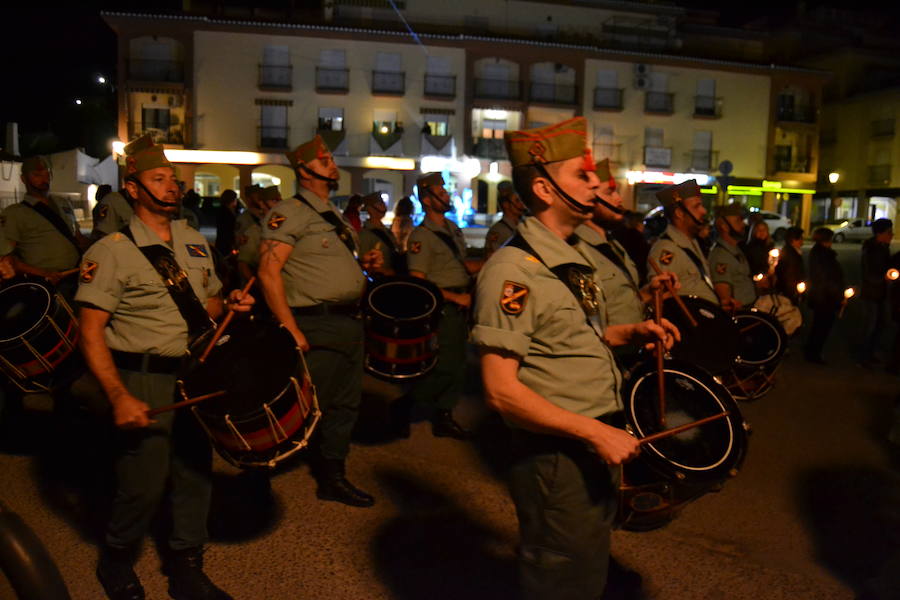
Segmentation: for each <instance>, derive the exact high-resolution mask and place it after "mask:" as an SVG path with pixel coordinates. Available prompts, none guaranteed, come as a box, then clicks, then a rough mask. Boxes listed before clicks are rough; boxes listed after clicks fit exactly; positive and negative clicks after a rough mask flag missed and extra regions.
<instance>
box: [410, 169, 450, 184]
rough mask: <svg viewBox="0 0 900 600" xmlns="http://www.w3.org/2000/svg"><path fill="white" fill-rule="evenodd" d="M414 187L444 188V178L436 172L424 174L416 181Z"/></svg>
mask: <svg viewBox="0 0 900 600" xmlns="http://www.w3.org/2000/svg"><path fill="white" fill-rule="evenodd" d="M416 185H418V186H420V187H425V186H429V185H437V186H440V187H443V186H444V176H443V175H441V174H440V173H438V172H437V171H434V172H431V173H425V174H424V175H422V176H421V177H419V178H418V179H417V180H416Z"/></svg>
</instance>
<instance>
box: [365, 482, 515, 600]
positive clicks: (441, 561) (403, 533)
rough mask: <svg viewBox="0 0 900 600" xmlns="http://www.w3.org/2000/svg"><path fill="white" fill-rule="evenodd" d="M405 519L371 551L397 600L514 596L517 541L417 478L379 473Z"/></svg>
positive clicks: (385, 529)
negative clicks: (511, 552) (511, 550)
mask: <svg viewBox="0 0 900 600" xmlns="http://www.w3.org/2000/svg"><path fill="white" fill-rule="evenodd" d="M377 477H378V479H379V480H380V484H381V486H382V487H383V488H384V489H385V490H387V492H388V495H389V496H390V501H391V502H392V503H394V504H395V505H396V506H397V507H398V509H399V510H398V512H399V515H398V516H396V517H394V518H393V519H391V520H389V521H388V522H386V523H385V524H384V525H383V526H382V527H381V528H380V529H379V530H378V532H377V533H376V535H375V537H374V539H373V541H372V544H371V551H372V554H373V557H374V561H375V564H376V566H377V570H378V573H379V576H380V577H381V579H382V580H383V581H384V582H385V583H386V585H387V586H388V587H389V588H390V589H391V598H395V599H397V600H420V599H421V598H429V599H432V600H442V599H445V598H446V599H448V600H449V599H451V598H452V599H454V600H455V599H458V598H491V599H496V598H514V597H516V588H515V563H514V560H513V557H512V556H511V555H508V556H504V552H508V548H509V547H510V546H511V541H510V540H509V539H507V538H506V537H505V536H503V535H502V534H500V533H499V532H497V531H494V530H492V529H491V528H490V527H489V526H488V525H486V524H485V523H481V522H478V521H476V520H474V519H473V518H472V515H471V514H470V513H469V512H468V511H466V510H465V508H464V507H461V506H458V505H457V504H456V503H455V502H454V501H453V500H451V499H450V498H448V497H447V496H446V495H445V494H443V493H441V492H440V491H439V490H436V489H434V488H432V487H430V486H428V485H426V484H424V483H423V482H422V481H421V480H418V479H416V478H415V477H414V476H411V475H409V474H408V473H404V472H401V471H394V470H390V471H385V470H381V471H379V472H378V473H377Z"/></svg>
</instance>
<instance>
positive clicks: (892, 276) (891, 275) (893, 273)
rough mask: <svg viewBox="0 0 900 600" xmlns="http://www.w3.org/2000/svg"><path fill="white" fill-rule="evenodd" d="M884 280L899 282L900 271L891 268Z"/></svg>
mask: <svg viewBox="0 0 900 600" xmlns="http://www.w3.org/2000/svg"><path fill="white" fill-rule="evenodd" d="M884 278H885V279H887V280H888V281H897V280H898V279H900V271H898V270H897V269H895V268H893V267H891V268H890V269H888V270H887V273H885V274H884Z"/></svg>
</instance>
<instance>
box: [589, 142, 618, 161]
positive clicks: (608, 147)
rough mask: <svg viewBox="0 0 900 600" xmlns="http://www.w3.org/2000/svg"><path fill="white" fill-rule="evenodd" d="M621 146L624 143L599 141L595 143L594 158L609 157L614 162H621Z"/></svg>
mask: <svg viewBox="0 0 900 600" xmlns="http://www.w3.org/2000/svg"><path fill="white" fill-rule="evenodd" d="M621 148H622V144H608V143H603V142H597V143H595V144H594V158H596V159H597V160H601V159H604V158H608V159H609V160H611V161H613V162H619V150H620V149H621Z"/></svg>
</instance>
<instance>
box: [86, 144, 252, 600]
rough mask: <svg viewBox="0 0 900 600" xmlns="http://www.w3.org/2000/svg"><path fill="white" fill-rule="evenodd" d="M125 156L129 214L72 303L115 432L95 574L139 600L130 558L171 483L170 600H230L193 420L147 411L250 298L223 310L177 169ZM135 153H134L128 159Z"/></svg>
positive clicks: (147, 149) (154, 151)
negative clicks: (212, 551) (192, 347)
mask: <svg viewBox="0 0 900 600" xmlns="http://www.w3.org/2000/svg"><path fill="white" fill-rule="evenodd" d="M146 141H147V140H141V141H139V142H138V143H137V144H135V145H134V146H132V147H131V148H129V147H126V155H127V158H126V173H127V175H126V182H125V186H126V188H127V189H128V192H129V194H130V195H131V196H132V197H134V198H135V205H134V211H135V212H134V215H133V216H132V218H131V220H130V221H129V225H128V228H127V229H125V230H124V231H123V232H121V233H120V232H116V233H113V234H110V235H107V236H106V237H104V238H103V239H101V240H100V241H98V242H96V243H95V244H94V245H93V246H92V247H91V248H90V249H89V250H88V252H87V253H86V254H85V256H84V260H83V261H82V263H81V274H80V277H79V283H80V285H79V288H78V293H77V295H76V300H77V301H78V302H79V303H80V306H81V310H80V314H79V321H80V324H81V335H82V338H81V350H82V352H83V354H84V357H85V360H86V362H87V364H88V367H89V368H90V370H91V372H92V373H93V374H94V375H95V376H96V378H97V380H98V382H99V383H100V386H101V387H102V389H103V391H104V392H105V394H106V396H107V398H108V399H109V402H110V404H111V405H112V419H113V421H114V423H115V425H116V427H117V436H116V438H115V451H116V456H115V471H116V482H117V490H116V494H115V497H114V500H113V506H112V512H111V517H110V521H109V523H108V525H107V529H106V536H105V542H104V544H103V546H102V549H101V553H100V560H99V563H98V567H97V576H98V578H99V579H100V583H101V584H102V585H103V588H104V590H106V594H107V595H108V596H109V598H111V599H113V600H119V599H134V598H143V597H144V593H143V588H142V586H141V583H140V581H139V580H138V578H137V575H136V574H135V573H134V570H133V568H132V564H133V560H134V557H135V553H136V552H137V551H138V549H139V546H140V542H141V539H142V538H143V536H144V534H145V533H146V531H147V529H148V527H149V525H150V520H151V518H152V517H153V515H154V513H155V512H156V510H157V507H158V505H159V502H160V498H161V497H162V495H163V492H164V491H165V490H166V488H167V483H168V484H169V485H171V496H170V498H171V501H172V502H171V510H172V521H173V527H172V532H171V535H170V537H169V548H168V552H167V553H166V555H165V556H164V557H163V560H164V564H165V568H164V570H165V572H166V573H167V574H168V576H169V593H170V594H171V595H172V596H173V597H176V598H191V599H196V598H215V599H222V600H224V599H227V598H230V596H229V595H228V594H226V593H225V592H223V591H222V590H221V589H219V588H218V587H216V585H215V584H213V582H212V581H210V579H209V578H208V577H207V576H206V574H205V573H204V572H203V545H204V544H205V543H206V541H207V537H208V536H207V530H206V522H207V515H208V512H209V500H210V492H211V479H210V474H211V473H210V472H211V467H212V451H211V449H210V445H209V441H208V439H207V437H206V435H205V434H204V432H203V431H202V430H201V429H200V427H199V426H198V424H197V422H196V421H195V420H194V418H193V416H192V415H191V414H190V412H176V413H172V412H165V413H162V414H159V415H158V416H156V417H155V418H154V419H151V418H149V417H148V414H147V411H148V410H149V409H151V408H158V407H161V406H165V405H169V404H171V403H172V402H174V398H175V378H176V376H175V373H176V370H177V369H178V367H179V364H180V362H181V358H182V357H183V355H184V353H185V351H186V349H187V347H188V343H189V340H190V339H191V338H193V337H195V336H197V335H199V334H200V333H202V332H203V331H205V330H207V329H208V328H210V327H211V326H212V321H211V318H217V317H218V316H220V315H221V314H222V313H223V312H224V311H225V310H234V311H247V310H249V309H250V306H251V304H252V303H253V298H252V297H249V296H248V297H245V298H240V292H239V291H234V292H232V294H231V295H230V296H229V299H228V300H223V299H222V296H221V295H220V293H219V290H220V287H221V285H220V283H219V280H218V279H217V278H216V275H215V271H214V269H213V262H212V258H211V254H210V250H209V246H207V244H206V240H205V239H204V238H203V236H202V235H201V234H199V233H197V232H196V231H194V230H193V229H190V228H188V226H187V225H186V223H185V222H184V221H173V217H174V215H175V214H176V212H177V210H178V203H177V198H178V194H179V192H178V186H177V180H176V178H175V168H174V167H173V166H172V164H171V163H170V162H169V161H168V160H167V159H166V156H165V154H164V152H163V147H162V146H161V145H152V144H146ZM135 147H137V148H138V150H136V151H135V150H134V148H135Z"/></svg>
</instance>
